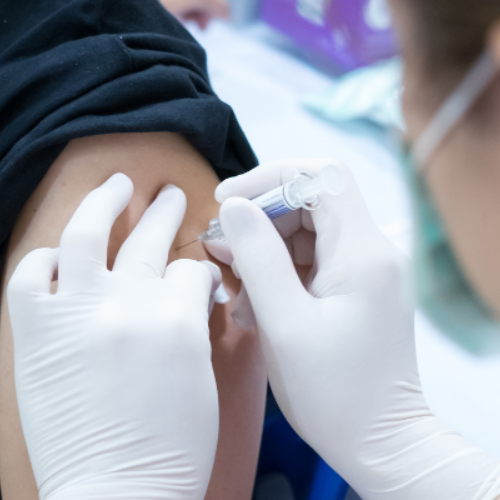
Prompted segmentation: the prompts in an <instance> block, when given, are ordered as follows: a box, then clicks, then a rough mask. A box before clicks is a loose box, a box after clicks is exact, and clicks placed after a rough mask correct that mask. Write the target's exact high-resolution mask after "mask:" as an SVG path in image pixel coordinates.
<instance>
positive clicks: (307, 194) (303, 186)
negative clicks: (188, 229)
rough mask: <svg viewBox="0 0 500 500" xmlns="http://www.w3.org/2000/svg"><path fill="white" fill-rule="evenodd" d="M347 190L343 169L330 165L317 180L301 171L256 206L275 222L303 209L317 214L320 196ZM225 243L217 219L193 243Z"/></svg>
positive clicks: (264, 197)
mask: <svg viewBox="0 0 500 500" xmlns="http://www.w3.org/2000/svg"><path fill="white" fill-rule="evenodd" d="M344 187H345V181H344V177H343V175H342V173H341V172H340V169H339V168H338V167H336V166H335V165H327V166H325V167H323V168H322V169H321V171H320V172H319V175H318V176H317V177H313V176H312V175H311V174H309V173H308V172H306V171H298V172H297V174H296V175H295V178H294V179H293V180H291V181H290V182H288V183H286V184H284V185H283V186H280V187H278V188H276V189H273V190H271V191H268V192H267V193H264V194H262V195H260V196H257V198H254V199H253V200H252V202H253V203H255V204H256V205H257V206H258V207H259V208H261V209H262V210H263V211H264V213H265V214H266V215H267V216H268V217H269V218H270V219H271V220H274V219H277V218H278V217H281V216H282V215H285V214H287V213H288V212H291V211H293V210H297V209H299V208H305V209H306V210H316V209H317V208H318V207H319V206H320V202H319V195H321V194H323V193H325V192H326V193H330V194H332V195H336V194H340V193H341V192H342V191H343V190H344ZM225 239H226V238H225V236H224V232H223V230H222V226H221V224H220V221H219V218H218V217H216V218H215V219H212V220H211V221H210V222H209V226H208V229H207V230H206V231H203V232H202V233H200V234H199V235H198V238H197V239H196V240H194V241H193V242H190V243H194V242H196V241H212V240H222V241H224V240H225ZM190 243H188V244H187V245H189V244H190ZM187 245H183V246H187ZM180 248H182V247H180Z"/></svg>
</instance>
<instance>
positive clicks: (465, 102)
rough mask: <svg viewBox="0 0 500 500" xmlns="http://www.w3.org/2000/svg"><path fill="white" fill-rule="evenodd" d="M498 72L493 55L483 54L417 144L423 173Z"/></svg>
mask: <svg viewBox="0 0 500 500" xmlns="http://www.w3.org/2000/svg"><path fill="white" fill-rule="evenodd" d="M497 72H498V67H497V64H496V61H495V60H494V58H493V56H492V55H491V54H490V53H485V54H483V55H482V56H481V57H480V58H479V59H478V60H477V61H476V63H474V66H473V67H472V68H471V70H470V71H469V73H468V74H467V76H466V77H465V78H464V80H463V81H462V82H461V83H460V84H459V85H458V87H457V88H456V89H455V91H454V92H453V93H452V94H451V96H450V97H449V98H448V99H447V100H446V102H445V103H444V104H443V106H442V107H441V109H440V110H439V111H438V112H437V113H436V115H435V116H434V118H433V119H432V120H431V122H430V124H429V125H428V127H427V128H426V129H425V131H424V132H423V134H422V135H421V136H420V137H419V138H418V139H417V141H416V142H415V146H414V147H413V156H414V158H415V161H416V164H417V168H418V170H419V171H420V172H422V171H423V170H424V168H425V166H426V163H427V161H428V160H429V157H430V156H431V155H432V153H434V151H435V150H436V149H437V147H438V146H439V144H441V142H442V141H443V140H444V139H445V138H446V136H447V135H448V134H449V133H450V132H451V130H452V129H453V128H454V127H455V126H456V125H457V124H458V123H459V122H460V121H461V120H462V118H463V117H464V116H465V115H466V114H467V113H468V112H469V111H470V110H471V108H472V106H474V104H475V103H476V101H477V100H478V99H479V96H480V95H481V94H482V93H483V92H484V91H485V90H486V89H487V87H488V86H489V85H490V84H491V83H492V82H493V79H494V78H495V76H496V74H497Z"/></svg>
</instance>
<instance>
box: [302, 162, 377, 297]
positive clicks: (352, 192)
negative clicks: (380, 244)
mask: <svg viewBox="0 0 500 500" xmlns="http://www.w3.org/2000/svg"><path fill="white" fill-rule="evenodd" d="M339 168H340V169H341V172H342V174H343V176H344V179H345V189H344V191H343V192H342V193H340V194H338V195H336V196H331V195H327V194H326V195H323V196H322V199H321V207H320V208H319V209H318V210H316V211H314V212H312V220H313V223H314V227H315V229H316V234H317V236H316V246H315V266H316V269H317V274H316V276H315V278H314V280H313V283H312V286H311V288H310V291H311V293H312V294H313V295H315V296H325V293H327V291H328V290H337V291H338V292H339V293H341V292H342V290H340V289H339V288H338V286H337V285H338V283H336V281H338V280H340V281H341V282H342V283H344V284H345V282H346V276H347V275H351V276H352V275H353V273H350V271H349V270H348V269H346V263H348V262H352V261H353V260H355V259H356V255H358V254H359V255H362V254H364V253H366V252H369V248H367V242H368V241H369V238H370V237H371V235H372V234H373V231H377V228H376V226H375V224H374V222H373V220H372V218H371V215H370V213H369V211H368V208H367V206H366V204H365V201H364V199H363V197H362V195H361V193H360V191H359V189H358V187H357V184H356V182H355V180H354V177H353V175H352V173H351V172H350V170H349V168H347V167H346V166H344V165H340V166H339ZM325 273H326V275H325V276H324V274H325ZM315 290H316V291H315ZM344 291H345V290H344Z"/></svg>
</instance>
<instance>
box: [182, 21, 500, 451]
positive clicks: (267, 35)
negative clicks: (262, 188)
mask: <svg viewBox="0 0 500 500" xmlns="http://www.w3.org/2000/svg"><path fill="white" fill-rule="evenodd" d="M192 33H193V35H194V36H195V37H196V38H197V39H198V40H199V41H200V43H201V44H202V45H203V46H204V47H205V49H206V50H207V54H208V62H209V64H208V65H209V73H210V77H211V80H212V84H213V87H214V89H215V91H216V92H217V93H218V94H219V96H220V98H221V99H222V100H224V101H226V102H227V103H229V104H230V105H231V106H232V107H233V108H234V110H235V112H236V115H237V117H238V120H239V122H240V124H241V125H242V127H243V129H244V131H245V132H246V134H247V136H248V138H249V140H250V143H251V144H252V146H253V148H254V150H255V152H256V153H257V156H258V157H259V160H260V161H261V162H267V161H272V160H276V159H282V158H292V157H294V158H297V157H335V158H339V159H341V160H343V161H345V162H346V163H347V164H348V165H349V166H350V167H351V168H352V170H353V172H354V175H355V177H356V180H357V182H358V184H359V187H360V189H361V191H362V193H363V195H364V196H365V199H366V201H367V204H368V206H369V208H370V211H371V213H372V215H373V218H374V220H375V221H376V222H377V224H379V226H380V227H381V228H382V229H383V230H384V231H385V232H386V233H387V234H388V235H389V236H390V237H391V238H392V239H394V241H395V242H396V243H397V244H398V245H399V246H400V247H401V248H402V249H403V250H404V251H406V252H409V249H410V247H411V223H410V221H411V211H410V206H409V202H408V195H407V192H406V188H405V183H404V180H403V178H402V175H401V172H400V167H399V165H398V163H397V158H396V157H395V154H394V152H393V151H394V148H393V147H391V145H390V144H388V141H387V137H385V136H384V135H383V134H381V133H380V131H378V130H377V129H375V128H374V127H370V126H366V127H363V126H349V127H345V128H340V127H335V126H333V125H331V124H330V123H327V122H325V121H323V120H321V119H319V118H317V117H315V116H313V115H312V114H310V113H309V112H308V111H307V110H306V109H304V108H303V106H302V104H301V100H302V99H303V97H304V95H306V94H307V93H310V92H315V91H318V90H321V89H323V88H325V87H326V86H328V85H329V83H330V82H331V78H332V77H331V76H328V75H326V74H325V73H322V72H320V71H318V70H316V69H314V68H313V67H312V66H310V65H309V64H307V63H306V62H304V61H303V60H300V59H299V58H298V57H297V56H296V54H294V53H293V50H291V48H290V46H289V45H288V44H287V43H285V42H284V41H283V39H282V38H281V37H280V36H277V35H275V34H274V33H273V32H272V31H271V30H269V29H268V28H267V27H265V26H264V25H262V24H259V23H257V24H255V25H252V26H250V27H246V28H232V27H231V26H229V25H226V24H222V23H214V24H213V25H212V26H211V27H210V28H209V29H208V31H206V32H201V31H199V30H197V29H195V28H192ZM416 325H417V349H418V359H419V366H420V373H421V379H422V384H423V387H424V392H425V395H426V397H427V400H428V402H429V403H430V405H431V408H432V409H433V410H434V411H435V412H436V413H437V415H438V416H439V417H440V418H441V419H442V420H444V421H445V422H446V423H447V424H449V425H450V426H452V427H453V428H454V429H456V430H458V431H460V432H462V433H463V434H464V435H465V436H466V437H467V438H468V439H469V440H470V441H472V442H473V443H474V444H477V445H478V446H481V447H483V448H485V449H487V450H488V451H489V452H490V453H492V454H494V455H496V456H498V457H500V357H496V358H490V359H477V358H475V357H473V356H471V355H468V354H467V353H465V352H463V351H462V350H460V349H459V348H457V347H456V346H455V345H454V344H452V343H451V342H450V341H448V340H447V339H446V338H445V337H443V336H442V335H441V334H440V333H439V332H437V331H436V330H435V329H434V328H433V327H432V326H431V325H430V324H429V323H428V322H427V321H426V320H425V318H423V317H422V316H421V315H420V314H417V320H416ZM353 390H356V389H355V388H353Z"/></svg>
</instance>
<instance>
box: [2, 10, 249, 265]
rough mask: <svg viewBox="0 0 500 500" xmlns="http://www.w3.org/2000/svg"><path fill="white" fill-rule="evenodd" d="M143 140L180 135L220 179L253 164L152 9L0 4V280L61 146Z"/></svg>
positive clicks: (229, 119) (198, 69)
mask: <svg viewBox="0 0 500 500" xmlns="http://www.w3.org/2000/svg"><path fill="white" fill-rule="evenodd" d="M153 131H167V132H177V133H180V134H182V135H183V136H184V137H185V138H186V139H187V140H188V141H189V142H190V143H191V144H192V145H193V146H194V147H195V148H196V149H197V150H198V151H199V152H200V153H201V154H202V155H203V156H204V157H205V158H206V159H207V160H208V161H209V162H210V164H211V165H212V167H213V168H214V170H215V172H216V173H217V174H218V176H219V177H220V178H221V179H224V178H226V177H229V176H232V175H237V174H240V173H243V172H245V171H247V170H249V169H251V168H253V167H254V166H255V165H256V163H257V160H256V157H255V155H254V154H253V152H252V150H251V148H250V146H249V144H248V142H247V140H246V138H245V136H244V134H243V132H242V131H241V129H240V127H239V125H238V122H237V120H236V118H235V116H234V113H233V111H232V110H231V108H230V107H229V106H228V105H227V104H225V103H223V102H222V101H220V100H219V99H218V98H217V96H216V95H215V94H214V92H213V90H212V88H211V86H210V83H209V80H208V75H207V69H206V57H205V52H204V51H203V49H202V48H201V47H200V46H199V45H198V43H197V42H196V41H195V40H194V39H193V38H192V37H191V35H190V34H189V33H188V32H187V31H186V30H185V29H184V28H183V27H182V25H181V24H180V23H179V22H178V21H177V20H176V19H175V18H174V17H173V16H171V15H170V14H169V13H168V12H167V11H166V10H165V9H164V8H163V7H162V6H161V5H160V4H159V3H158V1H157V0H0V271H1V269H2V266H3V260H4V254H5V250H6V246H7V242H8V237H9V234H10V231H11V230H12V227H13V224H14V222H15V219H16V217H17V215H18V213H19V211H20V210H21V208H22V207H23V205H24V204H25V203H26V201H27V199H28V198H29V196H30V195H31V193H32V192H33V191H34V189H35V188H36V187H37V186H38V184H39V183H40V181H41V180H42V178H43V176H44V175H45V173H46V172H47V170H48V168H49V167H50V165H51V164H52V163H53V161H54V160H55V159H56V158H57V156H58V155H59V154H60V153H61V151H62V150H63V148H64V147H65V146H66V144H67V143H68V142H69V141H70V140H71V139H75V138H78V137H83V136H89V135H96V134H109V133H125V132H153Z"/></svg>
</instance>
